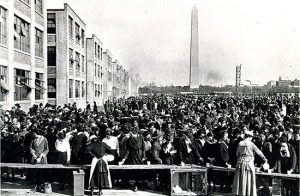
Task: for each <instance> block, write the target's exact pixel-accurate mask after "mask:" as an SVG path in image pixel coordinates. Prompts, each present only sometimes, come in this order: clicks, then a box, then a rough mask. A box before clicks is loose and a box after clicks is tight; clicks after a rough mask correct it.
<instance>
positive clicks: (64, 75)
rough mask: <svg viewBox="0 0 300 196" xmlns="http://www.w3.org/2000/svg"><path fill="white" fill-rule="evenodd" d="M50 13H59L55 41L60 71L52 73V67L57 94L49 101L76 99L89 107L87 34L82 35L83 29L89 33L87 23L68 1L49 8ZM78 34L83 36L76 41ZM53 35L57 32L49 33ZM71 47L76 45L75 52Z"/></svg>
mask: <svg viewBox="0 0 300 196" xmlns="http://www.w3.org/2000/svg"><path fill="white" fill-rule="evenodd" d="M48 13H49V14H50V13H55V14H56V36H55V43H54V46H56V68H55V69H56V70H55V72H56V74H51V73H50V70H49V69H48V75H49V78H51V77H52V78H55V79H56V98H49V102H52V103H55V104H57V105H64V104H68V103H70V104H73V103H74V102H75V103H76V104H77V107H79V108H84V107H86V40H85V36H82V30H84V35H85V33H86V25H85V23H84V22H83V21H82V20H81V19H80V17H79V16H78V15H77V14H76V13H75V12H74V11H73V10H72V8H71V7H70V6H69V5H68V4H64V9H62V10H57V9H49V10H48ZM69 17H71V18H72V19H73V21H72V36H70V33H69V28H70V24H69V22H70V21H69ZM76 24H78V25H79V33H78V34H77V33H76V27H75V26H76ZM77 35H78V36H79V38H80V39H79V41H78V43H77V41H76V39H77V38H78V37H77ZM49 36H53V34H49ZM53 39H54V38H53V37H52V39H50V40H49V39H48V40H49V41H51V42H53ZM82 40H83V43H82ZM52 44H53V43H52ZM70 49H72V54H71V52H70ZM76 53H77V54H79V59H78V61H76V60H77V59H76ZM82 57H83V58H82ZM77 62H78V66H77ZM77 68H78V69H77ZM70 80H72V81H73V87H72V89H71V90H72V93H70V92H71V91H70ZM76 81H78V82H79V88H78V90H79V91H78V92H79V93H76ZM70 94H71V95H72V96H71V97H70Z"/></svg>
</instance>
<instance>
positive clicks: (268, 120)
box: [0, 95, 300, 195]
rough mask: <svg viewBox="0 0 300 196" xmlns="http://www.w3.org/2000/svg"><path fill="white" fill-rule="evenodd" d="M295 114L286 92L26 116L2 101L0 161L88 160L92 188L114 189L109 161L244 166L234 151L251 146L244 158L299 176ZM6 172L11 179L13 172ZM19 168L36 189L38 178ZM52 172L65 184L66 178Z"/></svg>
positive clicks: (58, 109) (139, 100) (216, 178)
mask: <svg viewBox="0 0 300 196" xmlns="http://www.w3.org/2000/svg"><path fill="white" fill-rule="evenodd" d="M299 115H300V111H299V98H298V97H288V96H251V97H231V96H230V97H222V96H205V97H201V96H192V95H151V96H143V97H131V98H128V99H117V100H113V101H107V102H105V104H104V106H103V108H102V109H101V108H100V107H98V106H97V105H96V103H93V104H92V105H91V104H87V107H86V108H85V109H81V108H77V106H76V103H74V104H66V105H64V106H58V105H50V104H46V105H45V106H44V105H42V104H40V105H34V106H33V107H31V108H30V109H29V112H27V113H26V112H24V111H23V110H22V109H21V108H20V105H19V104H16V105H15V106H13V107H12V109H11V110H6V111H4V110H3V109H1V106H0V130H1V162H9V163H32V164H43V163H58V164H66V165H68V164H91V163H92V165H93V170H92V171H91V174H90V178H89V186H90V187H91V189H93V188H94V187H95V186H99V187H111V183H110V180H107V179H110V178H111V179H112V181H113V182H114V180H116V179H117V178H118V177H120V175H116V174H113V173H112V174H111V176H110V173H109V169H108V167H107V166H108V165H110V164H133V165H134V164H147V162H148V163H149V162H150V163H151V164H198V165H203V166H207V165H215V166H220V167H236V166H237V167H245V165H243V164H242V163H241V158H240V157H239V156H240V155H241V154H243V155H245V149H249V148H251V149H252V150H254V151H255V152H256V155H254V154H252V151H251V153H250V154H247V153H246V154H247V156H245V157H246V158H247V157H249V156H248V155H251V156H254V166H255V167H260V166H261V165H262V164H264V163H266V162H267V163H268V164H269V166H270V169H269V170H270V171H272V172H278V173H285V174H287V173H299V169H298V168H299V161H298V160H299V159H298V157H297V156H298V155H299V142H300V135H299V127H300V122H299V119H300V118H299V117H300V116H299ZM245 138H250V139H245ZM249 142H251V143H249ZM252 143H253V145H252ZM243 146H244V147H245V146H246V148H243ZM241 149H243V150H241ZM249 152H250V151H249ZM106 155H107V156H106ZM104 157H105V158H104ZM245 160H246V159H244V158H243V160H242V161H245ZM251 168H252V167H251ZM244 169H245V168H244ZM6 172H7V173H8V174H7V176H6V177H8V178H9V177H10V174H11V175H12V178H13V175H14V171H10V170H8V171H6ZM19 172H20V173H21V175H27V176H29V179H31V180H33V181H34V183H35V184H36V185H37V186H36V187H35V188H36V189H39V186H38V185H40V184H41V182H42V181H43V180H44V179H43V176H42V175H39V174H38V173H34V171H31V172H29V171H27V172H25V171H24V170H21V171H19ZM39 173H40V172H39ZM2 174H3V172H2ZM30 176H31V177H30ZM57 176H58V178H59V179H60V181H61V183H62V185H63V184H64V183H65V181H66V178H65V177H64V176H62V175H61V173H60V174H58V175H57ZM2 177H5V176H2ZM123 177H124V176H123ZM125 177H127V178H128V180H131V178H130V177H132V178H133V179H135V180H136V181H138V180H137V179H138V178H140V176H136V175H134V174H132V176H128V175H127V176H125ZM245 178H246V177H245ZM228 179H231V180H228ZM234 181H235V183H237V182H238V181H239V180H237V179H236V178H235V179H234ZM232 182H233V176H230V174H226V173H224V172H223V173H218V172H211V173H209V175H208V183H209V188H212V189H215V188H216V185H220V186H219V187H220V190H221V191H224V192H226V191H231V188H232V187H231V185H232ZM133 187H134V188H135V190H136V188H137V187H136V184H133ZM235 191H237V189H235ZM290 191H293V190H292V189H291V190H290ZM290 193H292V192H290ZM236 194H237V195H238V194H239V193H238V192H237V193H236Z"/></svg>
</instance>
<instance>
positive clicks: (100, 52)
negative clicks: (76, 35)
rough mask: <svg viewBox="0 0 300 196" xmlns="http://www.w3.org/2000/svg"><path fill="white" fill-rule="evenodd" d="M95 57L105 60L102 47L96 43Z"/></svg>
mask: <svg viewBox="0 0 300 196" xmlns="http://www.w3.org/2000/svg"><path fill="white" fill-rule="evenodd" d="M95 57H96V58H98V59H99V60H101V61H102V58H103V50H102V47H100V45H98V44H97V43H96V42H95Z"/></svg>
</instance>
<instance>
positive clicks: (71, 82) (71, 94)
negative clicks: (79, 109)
mask: <svg viewBox="0 0 300 196" xmlns="http://www.w3.org/2000/svg"><path fill="white" fill-rule="evenodd" d="M80 84H81V85H80ZM80 87H81V94H80ZM84 96H85V82H84V81H82V82H81V83H80V81H78V80H75V98H79V97H84ZM69 98H74V80H73V79H69Z"/></svg>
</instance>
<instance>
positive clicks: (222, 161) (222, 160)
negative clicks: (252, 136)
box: [216, 127, 231, 192]
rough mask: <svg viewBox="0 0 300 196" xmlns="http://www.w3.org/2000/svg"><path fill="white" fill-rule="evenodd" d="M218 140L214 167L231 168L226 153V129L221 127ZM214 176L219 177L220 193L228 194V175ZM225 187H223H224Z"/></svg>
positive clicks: (222, 173) (223, 173)
mask: <svg viewBox="0 0 300 196" xmlns="http://www.w3.org/2000/svg"><path fill="white" fill-rule="evenodd" d="M218 136H219V140H218V144H217V146H218V147H217V154H216V166H220V167H231V165H230V164H229V163H230V162H229V153H228V143H227V139H228V132H227V129H226V127H222V128H221V130H220V131H219V133H218ZM216 175H219V178H218V179H219V184H220V188H221V191H222V192H229V188H230V181H228V179H229V178H230V174H229V173H225V172H221V173H219V172H218V174H216ZM224 185H225V187H224Z"/></svg>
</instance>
